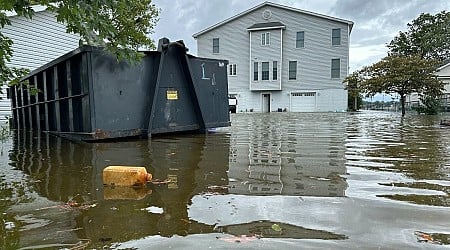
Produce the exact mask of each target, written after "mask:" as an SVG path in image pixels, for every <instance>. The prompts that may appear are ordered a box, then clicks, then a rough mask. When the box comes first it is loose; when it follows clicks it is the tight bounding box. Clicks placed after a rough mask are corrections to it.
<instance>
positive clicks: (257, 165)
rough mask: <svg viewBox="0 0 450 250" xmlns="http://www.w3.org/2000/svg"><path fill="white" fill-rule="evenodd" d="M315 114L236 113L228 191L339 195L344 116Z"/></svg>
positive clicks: (342, 182) (342, 187)
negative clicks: (237, 117) (325, 116)
mask: <svg viewBox="0 0 450 250" xmlns="http://www.w3.org/2000/svg"><path fill="white" fill-rule="evenodd" d="M317 116H320V114H286V113H283V114H261V115H259V116H257V119H255V116H250V115H247V116H243V117H240V119H239V123H238V124H236V126H234V128H233V129H234V131H233V133H232V137H231V141H232V142H231V148H230V172H229V177H230V193H234V194H251V195H300V196H344V195H345V189H346V188H347V184H346V182H345V179H344V178H343V177H342V176H341V175H343V174H345V173H346V169H345V158H344V155H345V148H344V141H345V138H344V134H345V133H344V129H345V127H344V126H343V121H344V119H345V116H344V115H336V116H333V119H326V120H324V119H321V118H320V117H317ZM249 128H250V129H249Z"/></svg>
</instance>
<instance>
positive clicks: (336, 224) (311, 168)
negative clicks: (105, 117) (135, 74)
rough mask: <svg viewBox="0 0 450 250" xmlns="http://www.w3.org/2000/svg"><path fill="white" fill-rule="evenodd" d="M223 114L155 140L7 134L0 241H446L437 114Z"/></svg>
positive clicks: (446, 177) (444, 168) (449, 181)
mask: <svg viewBox="0 0 450 250" xmlns="http://www.w3.org/2000/svg"><path fill="white" fill-rule="evenodd" d="M231 119H232V127H230V128H224V129H220V130H218V131H217V132H216V133H211V134H202V135H176V136H175V135H174V136H167V137H155V138H152V139H151V140H133V141H118V142H105V143H91V144H87V143H74V142H70V141H66V140H62V139H60V138H57V137H52V136H45V135H43V136H42V135H39V136H38V135H37V134H32V133H25V134H16V135H15V136H13V138H12V145H11V150H10V152H9V155H4V157H3V158H2V157H0V163H2V164H3V165H7V164H9V165H10V166H9V167H4V169H6V171H5V170H3V171H2V173H1V175H0V195H1V199H0V212H2V214H1V215H0V216H1V219H2V221H4V223H3V224H2V227H0V233H1V235H2V237H3V239H5V240H4V242H3V245H0V248H2V247H3V248H5V249H17V248H20V247H30V248H32V247H34V248H39V247H40V248H44V247H47V248H52V247H53V248H58V247H60V248H62V247H70V246H73V244H75V243H77V242H81V241H83V240H85V239H89V240H91V245H90V246H89V247H91V248H101V247H103V246H105V245H108V246H111V245H112V244H114V246H116V247H117V245H115V244H116V243H120V244H123V245H122V246H127V244H128V246H130V247H133V246H134V245H135V244H143V245H142V246H146V245H148V243H149V242H151V241H152V240H153V241H158V239H161V238H162V239H164V240H169V239H170V244H168V245H164V246H169V245H170V247H171V246H172V245H171V244H172V242H176V243H174V244H175V245H174V246H179V247H180V248H182V247H183V246H186V245H185V244H186V242H187V244H189V246H191V245H196V243H197V242H193V241H196V240H198V239H201V240H203V241H199V242H201V243H198V244H197V245H198V246H201V247H205V246H206V245H205V244H207V245H208V246H210V242H211V241H214V243H215V244H212V245H213V246H218V247H219V248H220V247H222V248H227V246H229V245H221V244H225V243H228V242H225V240H232V241H233V240H236V239H245V240H255V241H258V240H259V239H260V237H262V238H272V239H269V240H266V241H265V240H261V241H260V242H261V244H262V243H264V244H267V245H265V246H266V248H269V249H273V248H275V247H278V245H279V244H285V245H283V246H285V247H287V248H289V247H291V248H296V247H298V242H302V244H311V245H308V246H311V248H313V247H317V246H324V245H323V244H325V247H323V248H334V247H336V245H339V247H341V248H352V247H354V246H361V245H365V244H367V245H368V246H370V247H369V248H377V247H379V246H380V245H379V243H380V239H382V242H383V243H386V246H389V247H392V248H402V247H403V246H406V247H405V248H414V247H422V246H417V245H414V244H416V243H417V241H418V240H417V237H416V236H415V234H414V233H415V232H416V231H420V232H425V234H421V235H432V237H434V238H439V242H442V244H448V243H446V242H448V240H447V241H446V240H445V239H444V238H445V237H446V236H448V234H447V229H448V222H447V221H448V220H449V219H450V218H449V214H448V211H447V210H446V208H448V206H449V198H448V197H449V195H448V194H449V187H450V171H449V169H450V133H448V129H445V128H441V127H439V126H438V125H436V124H437V123H438V121H439V118H437V117H427V119H420V118H419V117H415V116H411V117H407V118H406V119H401V118H400V117H399V116H398V115H397V114H390V113H370V112H367V113H358V114H337V113H328V114H293V113H272V114H235V115H232V116H231ZM433 119H434V120H433ZM435 122H436V123H435ZM4 158H8V159H6V160H5V159H4ZM108 165H134V166H145V167H146V168H147V170H148V171H149V172H151V173H152V174H153V176H154V178H158V179H160V180H166V179H170V180H171V181H172V182H171V183H169V184H149V185H147V186H146V187H145V188H141V189H136V188H111V187H104V186H103V184H102V170H103V168H104V167H106V166H108ZM393 221H395V223H393ZM275 225H276V226H275ZM243 234H244V235H246V236H248V237H250V238H242V237H241V235H243ZM176 235H177V236H180V237H175V236H176ZM224 235H225V236H224ZM229 235H234V236H235V237H234V238H233V237H231V238H227V237H226V236H229ZM387 235H388V236H387ZM150 236H152V237H150ZM181 236H183V237H181ZM184 236H188V237H184ZM216 237H221V239H223V241H220V240H218V238H216ZM274 238H275V239H274ZM179 239H183V240H185V241H186V242H183V241H180V240H179ZM299 239H309V240H308V241H300V240H299ZM270 240H272V241H270ZM324 240H328V241H324ZM329 240H331V241H329ZM336 240H339V241H336ZM205 242H207V243H205ZM399 242H400V243H399ZM411 242H413V243H411ZM402 243H404V244H403V245H402ZM177 244H178V245H177ZM202 244H203V245H202ZM253 246H255V245H252V247H253ZM397 246H401V247H397ZM255 248H256V247H255ZM305 248H308V247H305Z"/></svg>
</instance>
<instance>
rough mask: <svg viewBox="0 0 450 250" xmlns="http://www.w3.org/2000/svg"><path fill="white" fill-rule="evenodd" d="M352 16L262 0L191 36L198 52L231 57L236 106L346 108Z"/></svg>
mask: <svg viewBox="0 0 450 250" xmlns="http://www.w3.org/2000/svg"><path fill="white" fill-rule="evenodd" d="M352 27H353V22H351V21H347V20H343V19H339V18H335V17H330V16H326V15H322V14H318V13H313V12H309V11H305V10H300V9H296V8H292V7H288V6H284V5H279V4H275V3H271V2H264V3H262V4H260V5H258V6H255V7H253V8H251V9H249V10H246V11H244V12H242V13H240V14H237V15H235V16H233V17H231V18H229V19H226V20H224V21H222V22H220V23H217V24H215V25H213V26H211V27H209V28H206V29H204V30H202V31H200V32H198V33H196V34H194V35H193V37H194V38H195V39H196V40H197V48H198V56H200V57H210V58H220V59H227V60H229V65H228V66H229V70H228V71H229V73H228V74H229V77H228V84H229V87H228V90H229V94H230V96H231V97H233V98H236V99H237V104H238V105H237V111H238V112H245V111H254V112H271V111H293V112H327V111H345V110H346V109H347V91H346V90H345V86H344V85H343V83H342V81H343V79H344V78H345V77H346V76H347V74H348V68H349V36H350V33H351V30H352Z"/></svg>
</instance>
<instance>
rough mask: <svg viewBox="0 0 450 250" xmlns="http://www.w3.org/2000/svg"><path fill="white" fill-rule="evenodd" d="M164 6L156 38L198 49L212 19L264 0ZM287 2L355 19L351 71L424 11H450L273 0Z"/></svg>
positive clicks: (415, 0) (437, 6)
mask: <svg viewBox="0 0 450 250" xmlns="http://www.w3.org/2000/svg"><path fill="white" fill-rule="evenodd" d="M153 2H154V3H155V4H156V6H157V7H159V8H160V9H161V14H160V20H159V22H158V25H157V27H156V29H155V30H154V31H155V33H154V34H152V38H153V39H154V40H155V41H157V40H158V39H159V38H161V37H167V38H169V39H170V40H171V41H175V40H180V39H181V40H184V42H185V44H186V46H187V47H188V48H189V53H191V54H193V55H196V54H197V43H196V41H195V40H194V38H192V35H193V34H194V33H197V32H199V31H201V30H203V29H205V28H207V27H209V26H211V25H214V24H216V23H218V22H221V21H223V20H225V19H227V18H230V17H232V16H234V15H236V14H238V13H241V12H243V11H245V10H247V9H250V8H252V7H254V6H256V5H259V4H261V3H263V2H264V1H261V0H170V1H168V0H154V1H153ZM271 2H274V3H279V4H282V5H286V6H291V7H295V8H298V9H302V10H307V11H312V12H316V13H320V14H324V15H329V16H333V17H338V18H342V19H346V20H350V21H353V22H354V26H353V30H352V33H351V35H350V72H353V71H354V70H356V69H359V68H360V67H362V66H368V65H370V64H372V63H375V62H377V61H378V60H379V59H381V58H382V57H384V56H386V52H387V49H386V44H387V43H389V42H390V41H391V40H392V39H393V38H394V37H395V36H396V35H397V34H398V32H399V31H406V30H407V26H406V25H407V23H409V22H411V21H412V20H413V19H415V18H417V17H418V16H419V15H420V13H431V14H436V13H437V12H440V11H442V10H446V11H450V0H296V1H295V0H272V1H271Z"/></svg>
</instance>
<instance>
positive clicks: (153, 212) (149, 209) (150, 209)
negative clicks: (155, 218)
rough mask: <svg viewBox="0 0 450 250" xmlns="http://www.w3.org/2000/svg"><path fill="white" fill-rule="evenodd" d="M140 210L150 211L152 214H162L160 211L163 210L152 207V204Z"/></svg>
mask: <svg viewBox="0 0 450 250" xmlns="http://www.w3.org/2000/svg"><path fill="white" fill-rule="evenodd" d="M141 210H142V211H147V212H149V213H152V214H162V213H164V210H163V209H162V208H160V207H154V206H151V207H146V208H142V209H141Z"/></svg>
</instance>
